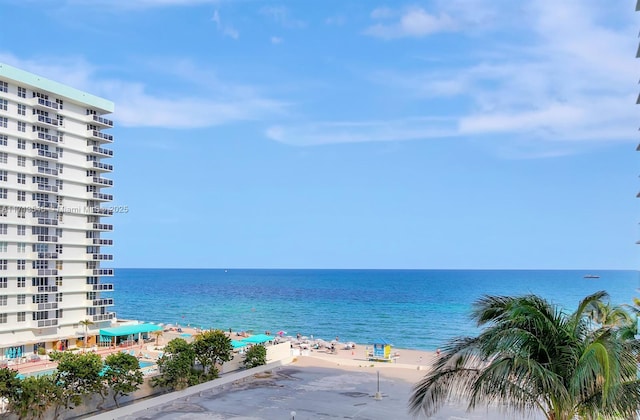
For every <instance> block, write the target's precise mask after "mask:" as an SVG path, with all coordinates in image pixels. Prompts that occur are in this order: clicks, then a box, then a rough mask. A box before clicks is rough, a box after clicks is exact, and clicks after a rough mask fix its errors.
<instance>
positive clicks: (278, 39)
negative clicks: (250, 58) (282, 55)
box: [271, 36, 283, 45]
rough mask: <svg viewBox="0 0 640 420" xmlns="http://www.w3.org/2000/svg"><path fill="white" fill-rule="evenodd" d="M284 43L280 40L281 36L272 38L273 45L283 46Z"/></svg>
mask: <svg viewBox="0 0 640 420" xmlns="http://www.w3.org/2000/svg"><path fill="white" fill-rule="evenodd" d="M282 41H283V39H282V38H280V37H279V36H272V37H271V43H272V44H274V45H277V44H281V43H282Z"/></svg>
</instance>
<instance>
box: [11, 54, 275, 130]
mask: <svg viewBox="0 0 640 420" xmlns="http://www.w3.org/2000/svg"><path fill="white" fill-rule="evenodd" d="M0 62H5V63H7V64H9V65H12V66H15V67H18V68H21V69H24V70H26V71H29V72H33V73H35V74H38V75H40V76H43V77H46V78H48V79H51V80H55V81H58V82H61V83H64V84H68V85H70V86H73V87H75V88H77V89H81V90H85V91H87V92H89V93H92V94H94V95H97V96H102V97H105V98H108V99H109V100H110V101H113V102H114V103H115V105H116V110H115V113H114V114H113V119H114V120H115V121H116V123H117V124H118V125H122V126H128V127H164V128H197V127H209V126H216V125H222V124H231V123H236V122H239V121H251V120H261V119H266V118H267V117H273V116H281V115H282V114H283V113H284V112H285V110H286V107H287V104H285V103H283V102H280V101H276V100H273V99H269V98H265V97H263V96H262V95H260V94H258V93H256V90H255V89H252V88H251V87H247V86H242V85H234V84H232V83H229V82H223V81H219V80H217V79H216V78H215V77H214V76H213V75H212V74H211V73H210V72H206V71H204V70H201V69H198V68H196V67H195V66H193V65H192V64H191V63H190V62H188V61H180V60H173V62H174V63H175V66H172V67H171V70H172V73H171V74H172V75H174V76H175V77H177V78H180V79H181V80H182V81H183V82H184V83H187V84H189V83H192V82H196V81H201V80H202V79H203V77H202V76H203V75H207V77H206V79H207V80H209V79H213V80H212V81H209V82H207V84H203V85H201V86H199V87H200V89H199V91H201V94H199V95H180V94H177V93H176V92H167V93H166V94H165V95H162V96H161V95H153V94H151V93H149V92H148V89H147V87H146V86H145V85H144V84H143V83H142V82H136V81H125V80H116V79H113V78H104V77H100V76H99V75H98V70H99V69H98V68H97V67H95V66H92V65H90V64H88V63H87V62H86V61H84V60H83V59H78V58H67V59H64V58H60V57H59V56H56V57H41V58H38V59H37V60H23V59H19V58H17V57H15V56H13V55H10V54H3V53H0ZM165 62H166V60H165Z"/></svg>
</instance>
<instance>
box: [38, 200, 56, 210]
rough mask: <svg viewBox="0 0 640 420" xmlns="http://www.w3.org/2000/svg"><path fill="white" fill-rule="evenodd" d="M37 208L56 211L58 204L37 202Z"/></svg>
mask: <svg viewBox="0 0 640 420" xmlns="http://www.w3.org/2000/svg"><path fill="white" fill-rule="evenodd" d="M38 207H41V208H44V209H57V208H58V203H54V202H53V201H38Z"/></svg>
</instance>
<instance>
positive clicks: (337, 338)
mask: <svg viewBox="0 0 640 420" xmlns="http://www.w3.org/2000/svg"><path fill="white" fill-rule="evenodd" d="M336 341H337V342H338V343H339V342H340V337H338V336H337V335H336Z"/></svg>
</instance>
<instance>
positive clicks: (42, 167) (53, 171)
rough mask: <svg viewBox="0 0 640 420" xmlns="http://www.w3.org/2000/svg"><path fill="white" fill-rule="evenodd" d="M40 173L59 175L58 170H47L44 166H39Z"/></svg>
mask: <svg viewBox="0 0 640 420" xmlns="http://www.w3.org/2000/svg"><path fill="white" fill-rule="evenodd" d="M38 173H39V174H46V175H56V176H57V175H58V170H57V169H51V168H47V167H44V166H38Z"/></svg>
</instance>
